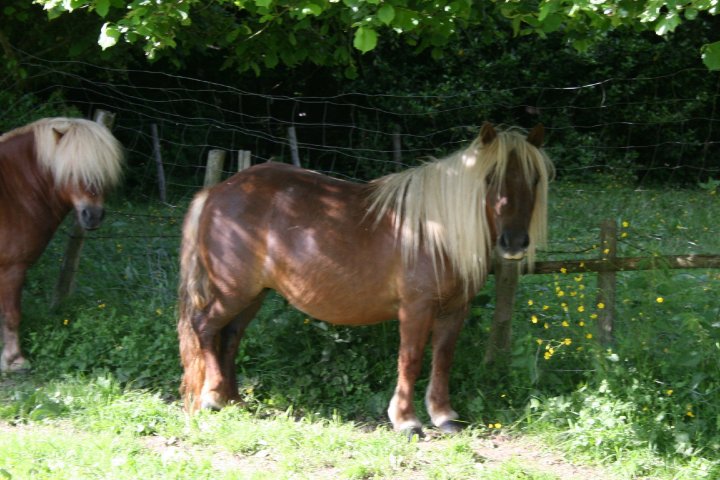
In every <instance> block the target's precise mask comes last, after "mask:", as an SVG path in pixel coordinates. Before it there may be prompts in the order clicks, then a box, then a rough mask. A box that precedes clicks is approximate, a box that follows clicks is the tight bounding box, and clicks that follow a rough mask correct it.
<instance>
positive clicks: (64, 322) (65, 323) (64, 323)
mask: <svg viewBox="0 0 720 480" xmlns="http://www.w3.org/2000/svg"><path fill="white" fill-rule="evenodd" d="M69 323H70V320H68V319H67V318H66V319H65V320H63V325H65V326H67V325H68V324H69Z"/></svg>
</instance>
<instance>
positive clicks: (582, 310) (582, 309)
mask: <svg viewBox="0 0 720 480" xmlns="http://www.w3.org/2000/svg"><path fill="white" fill-rule="evenodd" d="M584 311H585V307H584V306H583V305H580V306H579V307H578V312H580V313H583V312H584Z"/></svg>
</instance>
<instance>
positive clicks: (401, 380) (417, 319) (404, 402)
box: [388, 305, 433, 436]
mask: <svg viewBox="0 0 720 480" xmlns="http://www.w3.org/2000/svg"><path fill="white" fill-rule="evenodd" d="M413 307H416V308H413ZM417 307H419V305H414V306H412V307H411V306H406V305H404V306H402V307H401V308H400V312H399V321H400V351H399V352H398V380H397V386H396V387H395V394H394V395H393V397H392V400H390V406H389V407H388V417H390V421H391V422H392V424H393V428H394V429H395V431H398V432H405V433H407V434H408V435H419V436H422V435H423V432H422V424H421V423H420V420H419V419H418V418H417V415H416V414H415V407H414V405H413V396H414V392H415V380H416V379H417V377H418V375H419V374H420V369H421V367H422V356H423V350H424V348H425V344H426V343H427V339H428V336H429V333H430V326H431V324H432V313H433V312H432V310H431V309H430V308H428V307H423V308H417Z"/></svg>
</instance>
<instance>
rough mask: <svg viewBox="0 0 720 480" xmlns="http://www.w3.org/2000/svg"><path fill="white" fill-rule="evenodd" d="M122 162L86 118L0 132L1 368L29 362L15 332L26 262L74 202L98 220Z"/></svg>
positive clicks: (93, 222)
mask: <svg viewBox="0 0 720 480" xmlns="http://www.w3.org/2000/svg"><path fill="white" fill-rule="evenodd" d="M121 170H122V149H121V147H120V144H119V143H118V141H117V140H116V139H115V137H113V136H112V134H111V133H110V132H109V131H108V130H107V129H106V128H105V127H103V126H101V125H100V124H98V123H95V122H91V121H89V120H83V119H77V118H73V119H70V118H46V119H42V120H38V121H36V122H34V123H31V124H29V125H26V126H24V127H20V128H18V129H15V130H12V131H10V132H8V133H6V134H5V135H2V136H0V316H2V317H4V322H3V330H2V333H3V340H4V348H3V351H2V356H0V371H3V372H8V371H18V370H23V369H27V368H29V364H28V362H27V361H26V360H25V358H24V357H23V355H22V352H21V350H20V343H19V338H18V337H19V327H20V291H21V289H22V285H23V283H24V281H25V273H26V271H27V269H28V268H30V266H31V265H32V264H33V263H34V262H35V261H36V260H37V259H38V257H40V254H41V253H42V252H43V250H45V247H46V246H47V244H48V242H49V241H50V238H51V237H52V236H53V233H54V232H55V230H57V228H58V226H59V225H60V222H61V221H62V220H63V218H64V217H65V215H67V213H68V212H69V211H70V210H71V209H73V208H74V209H75V211H76V212H77V219H78V222H79V224H80V225H81V226H82V227H84V228H86V229H94V228H97V227H98V226H99V225H100V222H101V221H102V219H103V215H104V212H103V207H102V204H103V192H105V191H106V189H107V188H108V187H110V186H112V185H114V184H116V183H117V182H118V180H119V178H120V174H121Z"/></svg>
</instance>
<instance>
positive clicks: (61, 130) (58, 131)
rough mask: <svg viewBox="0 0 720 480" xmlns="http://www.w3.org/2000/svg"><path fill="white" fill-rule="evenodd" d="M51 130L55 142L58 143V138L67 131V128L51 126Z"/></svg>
mask: <svg viewBox="0 0 720 480" xmlns="http://www.w3.org/2000/svg"><path fill="white" fill-rule="evenodd" d="M52 131H53V135H54V136H55V143H60V140H61V139H62V137H64V136H65V134H66V133H67V128H57V127H53V129H52Z"/></svg>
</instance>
